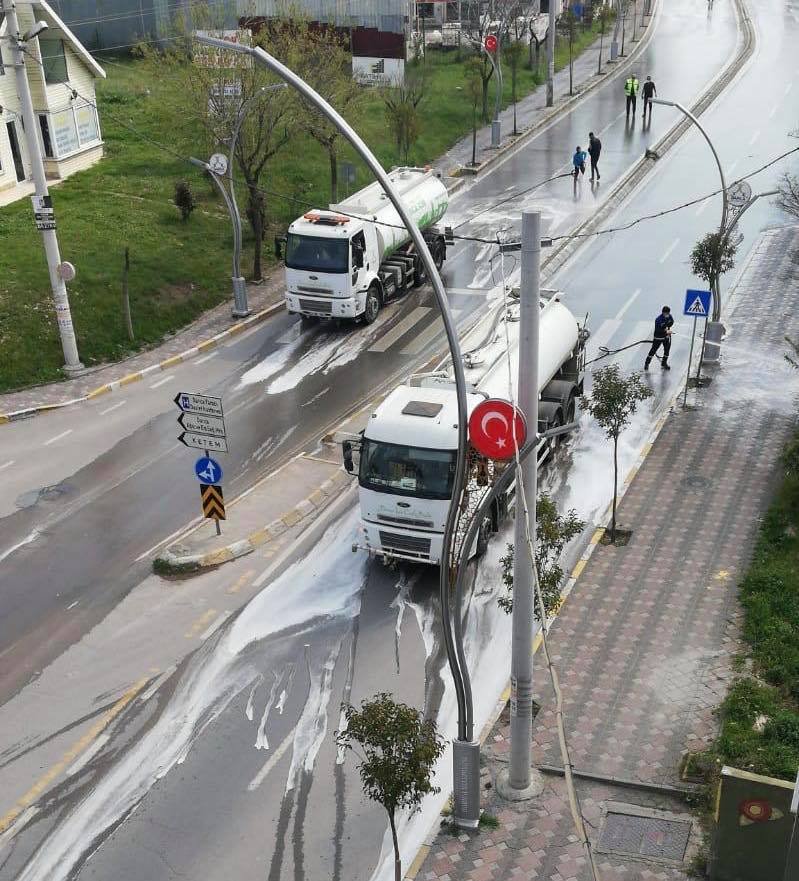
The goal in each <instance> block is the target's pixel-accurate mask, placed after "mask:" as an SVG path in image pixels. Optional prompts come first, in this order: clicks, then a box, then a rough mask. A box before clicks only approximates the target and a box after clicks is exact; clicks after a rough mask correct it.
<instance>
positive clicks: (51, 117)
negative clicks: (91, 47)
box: [0, 0, 105, 202]
mask: <svg viewBox="0 0 799 881" xmlns="http://www.w3.org/2000/svg"><path fill="white" fill-rule="evenodd" d="M17 15H18V17H19V26H20V30H21V31H22V33H25V32H26V31H27V30H28V29H29V28H31V27H32V26H33V24H34V21H46V22H47V24H48V25H49V27H48V29H47V30H46V31H44V32H43V33H42V34H40V35H39V36H38V37H35V38H34V39H32V40H31V41H30V42H29V43H28V46H27V50H26V52H27V54H26V57H25V66H26V69H27V74H28V82H29V83H30V87H31V93H32V95H33V107H34V110H35V111H36V116H37V118H38V121H39V126H38V131H37V133H36V134H37V136H38V138H39V142H40V143H41V146H42V155H43V156H44V157H45V159H44V167H45V171H46V173H47V177H48V178H51V179H53V180H63V178H65V177H68V176H69V175H70V174H73V173H74V172H76V171H80V170H81V169H84V168H88V167H89V166H90V165H93V164H94V163H95V162H97V161H98V160H99V159H101V158H102V155H103V141H102V137H101V134H100V123H99V120H98V117H97V108H96V106H95V102H96V98H95V92H94V81H95V79H96V78H97V77H105V71H104V70H103V68H102V67H100V65H99V64H98V63H97V62H96V61H95V60H94V58H92V56H91V55H90V54H89V53H88V52H87V51H86V49H85V48H84V47H83V46H82V45H81V43H80V42H79V41H78V40H77V38H76V37H75V35H74V34H73V33H72V31H70V29H69V28H68V27H67V26H66V25H65V24H64V22H63V21H61V19H60V18H59V17H58V16H57V15H56V13H55V12H54V11H53V9H52V8H51V7H50V6H48V4H47V3H46V2H44V0H36V2H35V3H33V4H28V3H20V4H19V6H17ZM30 177H31V170H30V162H29V159H28V149H27V145H26V143H25V131H24V127H23V123H22V112H21V108H20V103H19V96H18V94H17V76H16V71H15V70H14V68H13V67H12V66H11V47H10V44H9V40H8V30H7V23H6V21H5V19H4V17H3V13H2V11H0V202H9V201H13V199H14V198H15V195H16V194H17V193H18V196H17V197H18V198H20V197H22V196H23V195H27V194H29V193H30V192H31V191H32V190H31V187H30V185H28V184H26V181H28V180H30Z"/></svg>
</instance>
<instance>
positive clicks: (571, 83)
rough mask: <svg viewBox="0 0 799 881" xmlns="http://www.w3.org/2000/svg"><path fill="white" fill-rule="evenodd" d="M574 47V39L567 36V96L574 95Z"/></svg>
mask: <svg viewBox="0 0 799 881" xmlns="http://www.w3.org/2000/svg"><path fill="white" fill-rule="evenodd" d="M573 46H574V37H573V36H572V35H571V34H569V94H570V95H573V94H574V60H573V58H572V54H573V53H572V48H573Z"/></svg>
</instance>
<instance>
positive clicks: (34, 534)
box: [0, 529, 41, 563]
mask: <svg viewBox="0 0 799 881" xmlns="http://www.w3.org/2000/svg"><path fill="white" fill-rule="evenodd" d="M40 535H41V533H40V532H39V530H38V529H34V530H33V532H29V533H28V534H27V535H26V536H25V538H23V539H22V541H18V542H17V543H16V544H15V545H12V546H11V547H10V548H9V549H8V550H7V551H3V553H2V554H0V563H2V562H3V560H5V559H6V557H10V556H11V555H12V554H13V553H14V551H18V550H19V549H20V548H22V547H24V546H25V545H29V544H30V543H31V542H32V541H36V539H37V538H38V537H39V536H40Z"/></svg>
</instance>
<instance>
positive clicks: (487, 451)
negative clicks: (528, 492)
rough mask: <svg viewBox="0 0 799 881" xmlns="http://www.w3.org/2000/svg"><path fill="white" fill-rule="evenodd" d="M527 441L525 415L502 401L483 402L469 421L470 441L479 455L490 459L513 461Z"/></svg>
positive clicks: (498, 399) (491, 399)
mask: <svg viewBox="0 0 799 881" xmlns="http://www.w3.org/2000/svg"><path fill="white" fill-rule="evenodd" d="M514 422H515V426H516V437H515V444H516V445H518V447H519V449H521V448H522V447H523V446H524V442H525V440H526V439H527V422H526V421H525V418H524V413H522V411H521V410H517V409H516V408H515V407H514V406H513V404H511V403H510V402H509V401H503V400H502V398H489V399H488V400H487V401H481V402H480V403H479V404H478V405H477V406H476V407H475V408H474V410H472V415H471V416H470V417H469V440H470V441H471V442H472V446H473V447H474V448H475V449H476V450H477V452H478V453H482V454H483V455H484V456H487V457H488V458H489V459H510V458H511V457H513V456H514V455H515V454H516V448H515V445H514Z"/></svg>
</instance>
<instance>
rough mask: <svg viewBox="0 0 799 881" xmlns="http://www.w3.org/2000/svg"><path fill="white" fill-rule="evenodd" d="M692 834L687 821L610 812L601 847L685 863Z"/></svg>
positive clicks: (612, 851)
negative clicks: (683, 861) (686, 851)
mask: <svg viewBox="0 0 799 881" xmlns="http://www.w3.org/2000/svg"><path fill="white" fill-rule="evenodd" d="M690 834H691V824H690V823H689V822H687V821H682V820H666V819H662V818H660V817H642V816H636V815H635V814H623V813H615V812H612V811H608V813H607V816H606V817H605V825H604V828H603V829H602V834H601V835H600V837H599V847H600V850H602V851H604V852H605V853H618V854H626V855H628V856H637V857H650V858H653V859H657V860H669V861H673V862H682V860H683V857H684V856H685V849H686V848H687V847H688V837H689V835H690Z"/></svg>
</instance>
